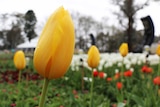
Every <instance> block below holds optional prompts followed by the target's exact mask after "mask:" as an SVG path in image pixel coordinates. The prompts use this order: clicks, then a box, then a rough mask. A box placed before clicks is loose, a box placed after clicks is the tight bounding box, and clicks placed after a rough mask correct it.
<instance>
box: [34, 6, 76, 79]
mask: <svg viewBox="0 0 160 107" xmlns="http://www.w3.org/2000/svg"><path fill="white" fill-rule="evenodd" d="M74 45H75V36H74V25H73V21H72V18H71V16H70V14H69V12H68V11H67V10H65V9H64V8H63V6H61V7H59V8H58V9H57V10H56V11H55V12H54V13H53V14H52V15H51V16H50V18H49V19H48V21H47V23H46V25H45V27H44V29H43V31H42V34H41V36H40V38H39V41H38V44H37V47H36V49H35V52H34V59H33V60H34V66H35V68H36V70H37V72H38V73H39V74H40V75H42V76H43V77H45V78H48V79H56V78H60V77H62V76H63V75H64V74H65V73H66V71H67V69H68V68H69V66H70V63H71V60H72V56H73V53H74Z"/></svg>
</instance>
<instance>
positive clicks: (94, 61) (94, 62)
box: [87, 45, 100, 68]
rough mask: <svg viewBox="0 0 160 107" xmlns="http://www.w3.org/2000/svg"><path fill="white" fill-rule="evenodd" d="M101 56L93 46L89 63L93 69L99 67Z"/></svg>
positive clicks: (89, 55)
mask: <svg viewBox="0 0 160 107" xmlns="http://www.w3.org/2000/svg"><path fill="white" fill-rule="evenodd" d="M99 61H100V54H99V50H98V48H97V47H96V46H95V45H93V46H91V47H90V49H89V51H88V59H87V63H88V65H89V66H90V67H91V68H96V67H97V66H98V65H99Z"/></svg>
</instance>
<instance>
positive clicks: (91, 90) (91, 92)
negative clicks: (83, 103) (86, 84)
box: [90, 69, 94, 107]
mask: <svg viewBox="0 0 160 107" xmlns="http://www.w3.org/2000/svg"><path fill="white" fill-rule="evenodd" d="M92 71H93V69H92ZM93 85H94V76H93V73H92V81H91V87H90V107H93Z"/></svg>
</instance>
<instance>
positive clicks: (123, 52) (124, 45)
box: [119, 43, 128, 57]
mask: <svg viewBox="0 0 160 107" xmlns="http://www.w3.org/2000/svg"><path fill="white" fill-rule="evenodd" d="M119 52H120V54H121V55H122V56H123V57H125V56H126V55H127V54H128V44H127V43H122V44H121V46H120V48H119Z"/></svg>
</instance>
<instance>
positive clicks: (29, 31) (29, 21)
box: [24, 10, 37, 41]
mask: <svg viewBox="0 0 160 107" xmlns="http://www.w3.org/2000/svg"><path fill="white" fill-rule="evenodd" d="M24 19H25V27H24V31H25V33H26V36H27V38H28V40H29V41H30V40H31V39H32V38H34V37H36V36H37V34H36V32H35V25H36V23H37V18H36V16H35V14H34V12H33V10H28V11H27V13H26V14H25V18H24Z"/></svg>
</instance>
